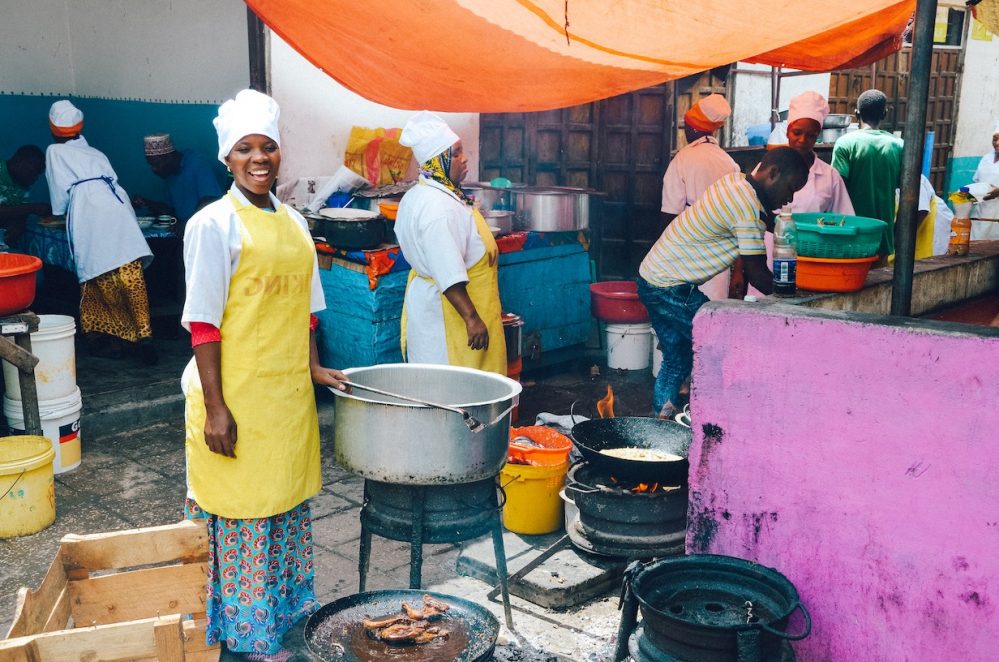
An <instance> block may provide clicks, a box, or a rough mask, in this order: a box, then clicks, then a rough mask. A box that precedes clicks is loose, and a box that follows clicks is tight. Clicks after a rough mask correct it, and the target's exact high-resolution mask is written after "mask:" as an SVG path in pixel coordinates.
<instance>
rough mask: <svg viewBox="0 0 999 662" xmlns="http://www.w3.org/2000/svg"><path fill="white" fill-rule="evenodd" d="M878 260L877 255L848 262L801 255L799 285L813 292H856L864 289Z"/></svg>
mask: <svg viewBox="0 0 999 662" xmlns="http://www.w3.org/2000/svg"><path fill="white" fill-rule="evenodd" d="M877 259H878V256H877V255H875V256H874V257H860V258H853V259H846V260H840V259H833V258H825V257H802V256H800V255H799V256H798V275H797V284H798V287H799V288H800V289H802V290H810V291H812V292H856V291H857V290H859V289H861V288H862V287H864V282H865V281H866V280H867V272H868V271H870V270H871V265H872V264H874V262H875V261H876V260H877Z"/></svg>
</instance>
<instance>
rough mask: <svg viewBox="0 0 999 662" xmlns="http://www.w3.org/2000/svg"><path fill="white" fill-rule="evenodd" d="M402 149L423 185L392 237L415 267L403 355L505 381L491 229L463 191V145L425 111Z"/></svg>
mask: <svg viewBox="0 0 999 662" xmlns="http://www.w3.org/2000/svg"><path fill="white" fill-rule="evenodd" d="M399 142H400V143H401V144H403V145H405V146H406V147H410V148H412V150H413V155H414V156H415V157H416V160H417V161H419V163H420V179H419V184H418V185H417V186H414V187H413V188H411V189H410V190H409V191H408V192H407V193H406V195H404V196H403V198H402V202H400V203H399V213H398V216H397V217H396V222H395V234H396V237H397V238H398V240H399V246H400V247H401V248H402V252H403V254H404V255H405V256H406V260H407V261H408V262H409V264H410V265H411V267H412V270H411V271H410V273H409V283H408V284H407V286H406V298H405V303H404V306H403V313H402V346H403V353H404V355H405V356H406V358H407V360H408V361H409V362H411V363H438V364H449V365H456V366H464V367H468V368H478V369H479V370H486V371H489V372H495V373H498V374H501V375H505V374H506V345H505V344H504V342H503V322H502V318H501V315H502V311H501V309H500V300H499V283H498V278H497V276H498V272H497V259H498V257H499V250H498V248H497V247H496V241H495V239H493V235H492V232H490V231H489V226H488V225H486V221H485V219H484V218H483V217H482V214H481V213H479V210H478V209H476V208H475V207H473V206H472V201H471V200H469V198H468V197H467V196H466V195H465V193H464V192H463V191H462V190H461V182H462V180H463V179H464V178H465V175H466V174H467V172H468V162H467V158H466V157H465V154H464V151H463V149H462V144H461V139H459V138H458V135H457V134H456V133H455V132H454V131H452V130H451V128H450V127H449V126H448V125H447V124H446V123H445V122H444V120H442V119H441V118H440V117H438V116H437V115H434V114H433V113H431V112H428V111H421V112H419V113H417V114H416V115H414V116H413V117H412V118H410V120H409V121H408V122H407V123H406V126H405V127H404V128H403V130H402V136H401V137H400V139H399Z"/></svg>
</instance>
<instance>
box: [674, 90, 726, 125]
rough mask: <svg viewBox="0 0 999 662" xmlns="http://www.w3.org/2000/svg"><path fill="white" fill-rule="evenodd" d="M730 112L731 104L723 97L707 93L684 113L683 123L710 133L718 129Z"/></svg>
mask: <svg viewBox="0 0 999 662" xmlns="http://www.w3.org/2000/svg"><path fill="white" fill-rule="evenodd" d="M731 114H732V106H730V105H728V101H727V100H726V99H725V97H723V96H722V95H720V94H709V95H708V96H706V97H704V98H703V99H701V100H700V101H698V102H697V103H695V104H694V105H693V106H691V107H690V110H688V111H687V112H686V113H684V115H683V123H684V124H685V125H686V126H689V127H690V128H692V129H694V130H695V131H700V132H702V133H711V132H712V131H717V130H718V129H720V128H721V127H722V126H723V125H724V124H725V120H727V119H728V116H729V115H731Z"/></svg>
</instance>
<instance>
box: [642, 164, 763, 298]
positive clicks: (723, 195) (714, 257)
mask: <svg viewBox="0 0 999 662" xmlns="http://www.w3.org/2000/svg"><path fill="white" fill-rule="evenodd" d="M761 211H763V205H761V204H760V199H759V198H758V197H757V196H756V190H755V189H754V188H753V186H752V184H750V183H749V181H748V180H747V179H746V176H745V175H744V174H742V173H732V174H729V175H725V176H724V177H722V178H721V179H719V180H718V181H717V182H715V183H714V184H712V185H711V186H709V187H708V189H707V190H706V191H705V192H704V195H702V196H701V197H700V198H699V199H698V200H697V201H696V202H694V204H693V205H691V206H690V207H688V208H687V209H685V210H684V211H683V213H681V214H680V215H679V216H677V217H676V218H675V219H673V222H672V223H670V224H669V226H668V227H667V228H666V230H665V231H663V233H662V235H661V236H660V237H659V240H658V241H656V243H655V245H654V246H653V247H652V250H650V251H649V254H648V255H646V256H645V259H644V260H642V266H641V267H639V269H638V273H639V274H640V275H641V277H642V278H644V279H645V280H646V282H648V283H649V284H650V285H655V286H656V287H673V286H675V285H683V284H684V283H696V284H700V283H704V282H707V281H708V280H709V279H710V278H711V277H713V276H714V275H715V274H719V273H721V272H722V271H724V270H725V269H728V268H729V267H730V266H731V265H732V263H733V262H735V259H736V258H737V257H738V256H739V255H766V254H767V249H766V246H765V245H764V243H763V233H764V232H766V229H767V227H766V225H765V224H764V222H763V220H762V219H761V218H760V212H761Z"/></svg>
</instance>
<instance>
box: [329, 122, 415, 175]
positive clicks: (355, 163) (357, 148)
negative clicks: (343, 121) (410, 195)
mask: <svg viewBox="0 0 999 662" xmlns="http://www.w3.org/2000/svg"><path fill="white" fill-rule="evenodd" d="M401 133H402V129H399V128H393V129H383V128H377V129H369V128H367V127H363V126H355V127H353V128H351V130H350V137H349V138H348V140H347V149H346V151H345V152H344V155H343V164H344V165H345V166H347V167H348V168H350V169H351V170H353V171H354V172H356V173H357V174H359V175H361V176H362V177H364V178H365V179H367V180H368V182H370V183H371V185H372V186H384V185H386V184H394V183H396V182H398V181H400V180H402V179H404V178H405V176H406V172H407V171H408V170H409V163H410V161H411V160H412V158H413V151H412V150H411V149H409V148H408V147H403V146H402V145H400V144H399V135H400V134H401Z"/></svg>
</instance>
